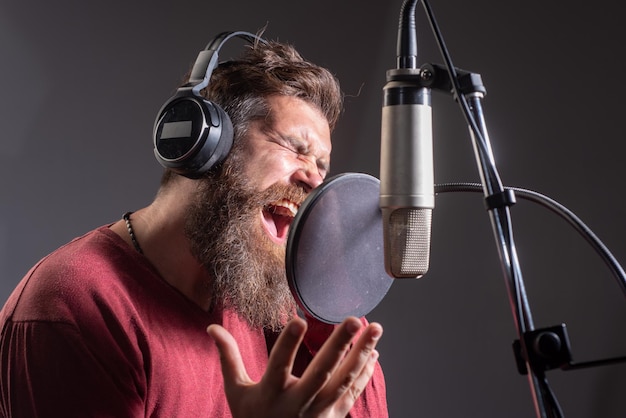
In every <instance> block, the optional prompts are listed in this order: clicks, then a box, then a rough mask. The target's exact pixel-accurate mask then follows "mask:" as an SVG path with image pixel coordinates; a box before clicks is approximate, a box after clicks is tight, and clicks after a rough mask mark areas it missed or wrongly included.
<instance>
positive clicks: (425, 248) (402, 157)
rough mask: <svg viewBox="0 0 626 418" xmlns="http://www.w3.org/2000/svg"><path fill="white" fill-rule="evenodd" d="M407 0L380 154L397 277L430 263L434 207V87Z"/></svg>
mask: <svg viewBox="0 0 626 418" xmlns="http://www.w3.org/2000/svg"><path fill="white" fill-rule="evenodd" d="M416 3H417V1H413V2H410V1H405V4H404V5H403V10H402V15H401V20H400V28H399V30H398V68H397V69H394V70H389V71H387V84H386V85H385V87H384V89H383V108H382V119H381V121H382V124H381V155H380V208H381V211H382V220H383V234H384V254H385V257H384V258H385V270H386V271H387V273H388V274H389V275H390V276H392V277H396V278H415V277H421V276H423V275H424V274H425V273H426V272H427V271H428V267H429V263H430V262H429V260H430V235H431V224H432V211H433V208H434V207H435V193H434V170H433V133H432V108H431V91H430V89H429V88H425V87H421V85H420V82H419V80H420V76H421V73H420V70H419V69H418V68H417V42H416V30H415V4H416Z"/></svg>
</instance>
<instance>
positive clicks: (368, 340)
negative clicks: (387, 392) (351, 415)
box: [316, 323, 383, 413]
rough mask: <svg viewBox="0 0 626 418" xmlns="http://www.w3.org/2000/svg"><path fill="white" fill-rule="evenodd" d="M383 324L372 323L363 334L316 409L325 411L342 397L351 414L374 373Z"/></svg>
mask: <svg viewBox="0 0 626 418" xmlns="http://www.w3.org/2000/svg"><path fill="white" fill-rule="evenodd" d="M382 333H383V329H382V327H381V326H380V324H377V323H372V324H370V325H368V326H367V327H366V328H365V330H364V331H363V332H362V334H361V336H360V337H359V339H358V340H357V341H356V343H355V344H354V345H353V347H352V348H351V349H350V352H349V353H348V355H347V356H346V358H345V359H344V360H343V362H342V363H341V365H340V366H339V367H338V368H337V371H336V372H335V373H334V374H333V376H332V377H331V379H330V380H329V382H328V384H327V385H326V386H324V388H323V389H322V390H321V391H320V393H319V394H318V400H317V402H318V403H319V404H318V405H316V407H321V408H324V407H325V406H328V405H331V404H333V403H334V402H335V401H337V400H338V399H340V398H342V399H343V400H344V401H345V402H347V403H346V405H347V408H348V409H347V410H346V413H347V411H349V410H350V408H351V407H352V404H353V403H354V401H355V400H356V398H358V396H359V395H360V393H361V392H362V391H363V389H364V388H365V385H367V382H369V380H370V378H371V377H372V374H373V372H374V366H375V364H376V359H377V358H378V352H377V351H376V350H375V348H376V344H377V343H378V341H379V340H380V337H381V336H382Z"/></svg>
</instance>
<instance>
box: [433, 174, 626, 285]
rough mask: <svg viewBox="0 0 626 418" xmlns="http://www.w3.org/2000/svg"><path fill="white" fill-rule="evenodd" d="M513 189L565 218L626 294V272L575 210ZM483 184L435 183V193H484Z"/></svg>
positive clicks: (544, 197) (530, 191) (533, 192)
mask: <svg viewBox="0 0 626 418" xmlns="http://www.w3.org/2000/svg"><path fill="white" fill-rule="evenodd" d="M506 189H508V190H512V191H513V192H514V193H515V196H517V197H520V198H523V199H526V200H528V201H531V202H534V203H538V204H540V205H541V206H543V207H545V208H547V209H549V210H550V211H552V212H553V213H555V214H557V215H559V216H560V217H561V218H563V219H565V220H566V221H567V222H568V223H569V224H570V225H571V226H572V227H573V228H574V229H575V230H576V231H577V232H578V233H579V234H580V235H581V236H582V237H583V238H584V239H585V240H586V241H587V242H588V243H589V244H590V245H591V247H592V248H593V249H594V250H595V251H596V252H597V253H598V255H600V257H601V258H602V260H603V261H604V262H605V264H606V265H607V266H608V267H609V269H610V270H611V272H612V273H613V277H614V278H615V279H616V280H617V283H618V285H619V286H620V288H621V289H622V292H623V293H624V295H625V296H626V272H624V269H623V268H622V266H621V265H620V263H619V262H618V261H617V259H616V258H615V256H613V254H612V253H611V251H610V250H609V249H608V248H607V246H606V245H605V244H604V243H603V242H602V240H600V238H598V236H597V235H596V234H595V233H594V232H593V231H592V230H591V228H589V227H588V226H587V225H586V224H585V223H584V222H583V221H582V220H581V219H580V218H579V217H578V216H576V214H575V213H574V212H572V211H571V210H569V209H568V208H567V207H565V206H564V205H562V204H561V203H559V202H557V201H556V200H554V199H552V198H550V197H548V196H546V195H544V194H541V193H539V192H536V191H533V190H528V189H524V188H521V187H506ZM482 191H483V190H482V186H481V185H480V184H478V183H445V184H437V185H435V193H446V192H475V193H482Z"/></svg>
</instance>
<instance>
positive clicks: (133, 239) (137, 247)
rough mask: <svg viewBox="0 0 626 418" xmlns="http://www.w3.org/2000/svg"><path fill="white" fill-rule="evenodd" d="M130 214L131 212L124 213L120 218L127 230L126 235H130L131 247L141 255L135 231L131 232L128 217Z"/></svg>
mask: <svg viewBox="0 0 626 418" xmlns="http://www.w3.org/2000/svg"><path fill="white" fill-rule="evenodd" d="M132 214H133V213H132V212H126V213H125V214H124V215H123V216H122V218H124V222H126V229H128V235H130V240H131V241H132V242H133V246H134V247H135V250H137V252H138V253H139V254H143V250H142V249H141V247H140V246H139V242H138V241H137V237H135V231H133V225H132V224H131V223H130V215H132Z"/></svg>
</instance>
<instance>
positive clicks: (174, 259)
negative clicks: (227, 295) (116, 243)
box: [111, 180, 211, 310]
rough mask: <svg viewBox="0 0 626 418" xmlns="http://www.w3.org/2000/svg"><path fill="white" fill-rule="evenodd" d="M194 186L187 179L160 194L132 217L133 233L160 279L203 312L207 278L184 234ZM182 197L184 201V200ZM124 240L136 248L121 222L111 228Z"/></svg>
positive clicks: (206, 304)
mask: <svg viewBox="0 0 626 418" xmlns="http://www.w3.org/2000/svg"><path fill="white" fill-rule="evenodd" d="M190 187H194V183H193V182H192V181H189V180H186V181H185V182H181V184H180V185H176V187H175V188H174V187H173V188H170V190H169V191H168V192H167V193H161V194H159V196H158V197H157V198H156V199H155V201H154V202H153V203H152V204H151V205H150V206H147V207H145V208H143V209H140V210H138V211H136V212H133V214H132V216H131V225H132V232H133V233H134V237H135V240H136V242H137V243H138V244H139V246H140V248H141V249H142V251H143V255H144V256H145V257H146V258H147V259H148V260H149V261H150V263H152V265H153V266H154V267H155V269H156V270H157V271H158V272H159V274H160V275H161V277H163V279H164V280H165V281H166V282H168V283H169V284H170V285H172V286H173V287H175V288H176V289H178V290H179V291H180V292H181V293H183V294H184V295H185V296H186V297H187V298H189V299H190V300H191V301H193V302H194V303H196V304H197V305H198V306H200V307H201V308H202V309H204V310H208V309H209V308H210V306H211V295H210V292H209V287H208V286H207V283H208V282H209V280H210V278H209V275H208V273H207V272H206V269H205V268H203V267H202V266H201V265H200V264H199V263H198V261H197V260H196V259H195V257H194V256H193V255H192V254H191V250H190V244H189V240H188V239H187V237H186V236H185V233H184V224H185V213H186V209H187V205H186V204H181V202H187V201H188V200H189V196H192V195H193V192H192V191H189V190H187V191H183V190H182V189H184V188H187V189H188V188H190ZM183 196H185V199H183ZM111 230H113V231H114V232H115V233H117V234H118V235H119V236H120V237H121V238H122V239H123V240H124V241H126V242H127V243H128V245H130V246H131V247H133V248H136V247H135V245H134V243H133V241H132V237H131V235H130V234H129V230H128V227H127V225H126V222H125V221H124V220H120V221H118V222H116V223H115V224H113V225H112V226H111Z"/></svg>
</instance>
